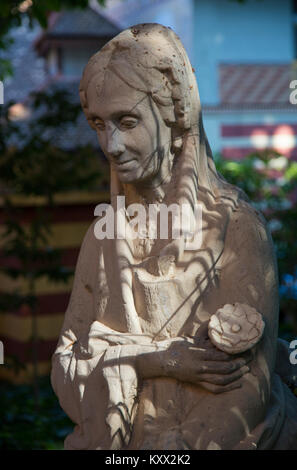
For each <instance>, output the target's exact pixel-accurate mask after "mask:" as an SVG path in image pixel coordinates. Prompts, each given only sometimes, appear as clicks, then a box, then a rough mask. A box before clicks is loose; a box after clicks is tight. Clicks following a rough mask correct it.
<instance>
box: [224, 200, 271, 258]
mask: <svg viewBox="0 0 297 470" xmlns="http://www.w3.org/2000/svg"><path fill="white" fill-rule="evenodd" d="M228 233H229V234H230V236H231V237H232V238H233V239H234V241H235V242H236V240H237V242H239V243H241V244H242V243H245V244H247V245H251V244H254V243H256V244H261V246H262V248H263V245H266V246H267V247H269V248H270V249H273V243H272V238H271V234H270V229H269V227H268V223H267V221H266V219H265V218H264V216H263V214H262V213H261V212H260V211H259V210H258V209H256V208H255V207H253V206H252V205H251V204H250V203H249V202H248V201H245V200H239V201H238V205H237V208H236V209H235V210H234V211H233V212H232V215H231V217H230V221H229V226H228Z"/></svg>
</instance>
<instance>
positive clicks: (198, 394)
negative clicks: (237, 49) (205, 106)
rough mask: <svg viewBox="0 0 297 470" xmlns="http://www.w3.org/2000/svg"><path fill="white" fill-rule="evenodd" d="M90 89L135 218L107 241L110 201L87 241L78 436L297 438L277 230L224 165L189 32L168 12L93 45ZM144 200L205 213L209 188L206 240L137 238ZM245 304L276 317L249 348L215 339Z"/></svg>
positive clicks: (63, 386) (64, 383)
mask: <svg viewBox="0 0 297 470" xmlns="http://www.w3.org/2000/svg"><path fill="white" fill-rule="evenodd" d="M80 96H81V102H82V107H83V110H84V112H85V115H86V117H87V120H88V122H89V123H90V125H91V127H92V128H93V129H94V130H96V132H97V134H98V139H99V142H100V145H101V148H102V149H103V151H104V153H105V155H106V157H107V159H108V160H109V162H110V168H111V207H112V208H116V204H117V198H118V197H122V196H125V208H124V210H122V209H121V210H119V211H118V215H119V217H123V219H121V220H124V226H126V225H127V224H128V225H129V227H130V228H129V230H128V231H127V232H126V233H125V236H124V237H122V238H115V239H102V240H99V239H98V238H96V237H95V233H94V229H95V227H98V226H97V225H96V224H97V222H99V224H100V223H101V222H102V216H100V217H99V219H98V220H96V221H95V222H94V224H92V226H91V227H90V229H89V230H88V232H87V234H86V236H85V239H84V241H83V244H82V247H81V251H80V255H79V259H78V263H77V267H76V273H75V280H74V285H73V291H72V295H71V300H70V303H69V306H68V309H67V311H66V314H65V321H64V325H63V328H62V331H61V335H60V340H59V344H58V347H57V349H56V352H55V354H54V356H53V367H52V384H53V388H54V390H55V392H56V394H57V395H58V397H59V400H60V403H61V406H62V407H63V409H64V410H65V412H66V413H67V414H68V415H69V416H70V418H71V419H72V420H73V422H74V423H75V424H76V426H75V429H74V431H73V433H72V434H70V435H69V436H68V437H67V438H66V441H65V447H66V448H67V449H255V448H259V449H273V448H288V449H294V448H297V422H296V421H297V420H294V417H295V416H296V414H297V411H296V410H297V405H296V402H297V400H296V398H295V397H294V395H293V393H292V392H291V391H290V390H289V388H288V387H287V385H285V383H284V381H283V375H282V373H281V375H279V373H278V371H285V372H284V376H285V377H286V382H287V383H289V381H290V376H291V375H292V374H293V369H292V368H291V367H289V368H286V367H282V364H283V363H286V362H287V361H288V359H289V358H288V351H287V350H286V349H284V348H280V349H279V353H278V352H277V351H278V350H277V344H278V343H277V333H278V280H277V274H276V263H275V258H274V251H273V245H272V241H271V237H270V234H269V231H268V229H267V226H266V223H265V221H264V219H263V217H262V216H261V215H260V214H259V213H258V212H257V211H256V210H254V209H253V208H252V207H251V205H250V204H249V202H248V200H247V198H246V196H245V195H244V194H243V193H242V192H241V191H240V190H239V189H238V188H236V187H234V186H232V185H230V184H228V183H227V182H226V181H225V180H223V179H222V178H221V176H220V175H219V174H218V173H217V171H216V168H215V165H214V162H213V159H212V155H211V151H210V148H209V145H208V142H207V138H206V135H205V132H204V129H203V123H202V114H201V106H200V100H199V94H198V89H197V84H196V79H195V75H194V71H193V69H192V67H191V64H190V62H189V59H188V56H187V54H186V52H185V50H184V48H183V46H182V44H181V42H180V40H179V39H178V37H177V36H176V35H175V34H174V32H173V31H172V30H171V29H169V28H165V27H164V26H161V25H157V24H144V25H137V26H134V27H132V28H130V29H127V30H125V31H123V32H122V33H120V34H119V35H118V36H116V37H115V38H114V39H113V40H112V41H110V42H109V43H108V44H107V45H106V46H105V47H104V48H103V49H102V50H101V51H99V52H98V53H97V54H95V55H94V56H93V57H92V58H91V59H90V61H89V63H88V64H87V66H86V68H85V71H84V74H83V77H82V80H81V85H80ZM132 203H134V204H135V203H140V204H141V205H142V206H143V207H144V208H148V207H149V204H155V206H156V207H157V212H158V213H160V214H161V211H162V204H164V205H165V206H166V207H169V206H170V205H171V204H176V205H177V207H179V208H180V207H183V205H187V206H189V207H190V209H191V210H192V212H193V211H194V207H195V206H196V204H197V203H199V205H200V207H201V208H202V240H201V244H200V245H199V246H197V247H193V246H192V248H189V245H188V244H187V242H188V240H187V237H186V236H184V235H183V236H182V237H181V238H179V239H173V238H172V237H171V236H169V237H167V238H166V237H165V238H162V237H161V236H159V237H157V238H155V239H153V238H152V237H150V236H149V235H148V234H144V236H140V235H138V236H136V237H134V236H133V235H134V234H133V231H134V229H133V228H131V225H130V223H131V221H133V220H134V222H135V218H134V216H133V214H131V213H130V212H129V211H128V207H130V205H131V204H132ZM190 212H191V211H190ZM172 223H173V222H172V220H171V219H169V222H167V225H169V227H171V225H172ZM146 225H147V228H151V227H152V225H151V223H150V222H149V221H147V219H146ZM96 233H97V232H96ZM235 303H238V304H241V305H246V306H248V307H249V308H251V309H255V311H256V312H259V313H260V314H261V316H262V318H263V321H264V322H265V330H264V333H263V335H262V338H261V341H258V342H257V343H255V344H254V345H253V346H252V348H251V349H250V350H249V351H247V352H245V353H240V354H236V355H234V354H232V355H231V354H229V353H226V352H223V351H220V350H219V349H218V348H216V347H215V346H214V345H213V344H212V342H211V340H210V339H209V337H208V323H209V320H210V318H211V317H212V315H214V314H215V313H216V312H217V311H218V309H220V308H222V306H225V305H226V304H229V305H230V304H235ZM223 310H224V309H223ZM236 311H237V310H236ZM252 311H253V310H252ZM228 322H229V320H228V319H227V323H228ZM228 324H229V323H228ZM233 329H234V328H233ZM236 329H238V328H236V327H235V330H236ZM244 331H245V330H244ZM234 334H235V335H238V332H236V331H235V332H234ZM249 340H251V341H254V338H253V337H251V338H249ZM280 353H281V356H280V355H279V354H280ZM277 354H278V356H279V357H278V362H277V364H278V369H277V370H276V369H275V358H276V355H277ZM295 375H296V373H295Z"/></svg>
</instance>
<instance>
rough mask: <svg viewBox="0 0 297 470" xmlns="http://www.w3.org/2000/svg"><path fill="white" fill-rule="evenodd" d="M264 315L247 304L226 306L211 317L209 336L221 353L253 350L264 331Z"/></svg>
mask: <svg viewBox="0 0 297 470" xmlns="http://www.w3.org/2000/svg"><path fill="white" fill-rule="evenodd" d="M264 326H265V324H264V321H263V319H262V315H261V314H260V313H258V312H257V310H255V309H254V308H253V307H250V306H249V305H246V304H240V303H238V302H236V303H235V304H226V305H224V307H222V308H219V309H218V310H217V311H216V313H215V314H214V315H212V316H211V318H210V321H209V324H208V336H209V338H210V340H211V342H212V343H213V344H214V345H215V346H216V347H217V348H218V349H220V350H221V351H225V352H226V353H228V354H238V353H240V352H243V351H247V350H248V349H250V348H252V347H253V346H254V345H255V344H256V343H257V342H258V341H259V340H260V338H261V336H262V334H263V331H264Z"/></svg>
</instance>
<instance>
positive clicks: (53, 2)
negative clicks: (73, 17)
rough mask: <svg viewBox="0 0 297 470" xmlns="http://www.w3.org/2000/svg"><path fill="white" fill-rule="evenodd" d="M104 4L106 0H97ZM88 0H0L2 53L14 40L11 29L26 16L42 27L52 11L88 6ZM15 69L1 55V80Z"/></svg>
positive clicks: (0, 47)
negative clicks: (10, 32)
mask: <svg viewBox="0 0 297 470" xmlns="http://www.w3.org/2000/svg"><path fill="white" fill-rule="evenodd" d="M97 2H98V4H100V5H102V6H104V5H105V3H106V0H97ZM87 6H88V0H34V1H33V2H30V0H26V1H24V0H1V2H0V53H1V50H2V51H6V50H7V49H8V46H9V45H10V44H11V42H12V41H13V39H12V37H10V36H9V31H10V30H11V28H13V27H18V26H21V24H22V21H23V19H24V18H25V17H27V18H28V19H29V22H30V25H31V26H32V24H33V20H37V21H38V23H39V24H40V26H41V27H42V28H46V27H47V24H48V14H49V12H51V11H60V10H63V9H74V8H80V9H83V8H87ZM12 74H13V70H12V66H11V62H10V60H7V59H4V58H3V57H1V56H0V80H3V79H4V78H5V77H7V76H9V75H12Z"/></svg>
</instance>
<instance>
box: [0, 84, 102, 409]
mask: <svg viewBox="0 0 297 470" xmlns="http://www.w3.org/2000/svg"><path fill="white" fill-rule="evenodd" d="M29 102H30V112H31V117H30V119H27V120H25V121H18V122H15V121H12V120H11V119H10V109H11V108H10V107H11V105H12V103H8V104H7V105H5V106H1V107H0V122H1V126H0V194H1V199H2V203H3V206H2V211H3V213H4V219H5V222H4V231H3V235H2V243H1V244H2V249H1V255H2V258H3V259H4V260H5V261H6V262H3V263H2V264H1V266H0V271H1V272H2V273H4V274H5V275H6V276H8V277H9V278H10V279H11V280H14V279H21V280H23V281H25V285H26V286H27V287H26V289H25V290H24V291H17V290H14V291H13V292H10V293H3V295H1V297H0V311H2V312H13V311H16V310H18V309H19V308H20V307H24V308H25V309H27V311H29V312H30V313H31V315H32V318H33V322H32V344H31V347H30V348H31V349H30V350H31V353H30V354H31V360H32V362H33V364H35V366H36V370H35V379H34V380H35V382H36V380H37V362H38V350H37V340H38V337H37V332H36V331H37V330H36V328H37V327H36V310H37V302H38V297H37V295H36V282H37V281H38V279H40V278H42V277H43V278H44V277H45V278H47V279H48V280H50V281H54V282H66V281H67V280H68V279H69V276H70V275H71V274H72V273H73V270H72V269H68V268H66V267H65V266H63V264H62V261H61V259H62V258H61V257H62V250H61V249H56V248H54V247H53V246H52V245H51V242H50V239H51V235H52V219H51V213H52V209H53V207H54V205H55V195H56V194H57V193H61V192H67V191H70V190H77V189H79V190H84V189H85V190H90V189H92V188H95V187H97V185H98V181H99V172H98V168H97V161H96V153H95V152H94V150H93V149H92V148H90V147H89V146H86V147H78V148H76V149H75V151H69V150H67V149H65V148H61V147H58V146H57V145H55V142H56V137H55V136H56V133H57V131H59V133H61V134H62V135H63V131H64V130H66V129H67V128H68V126H69V125H71V126H75V124H76V121H77V118H78V116H79V113H80V112H81V109H80V106H79V105H78V104H77V103H73V99H72V97H71V95H70V94H69V93H68V92H67V91H66V90H56V91H51V92H42V93H35V94H33V95H32V96H31V97H30V100H29ZM28 196H33V197H34V196H35V197H36V196H37V197H42V198H43V199H42V201H41V205H37V206H35V207H32V208H31V219H30V220H29V221H27V223H26V225H24V222H23V221H24V217H25V210H24V209H22V208H21V207H19V201H20V200H21V201H22V200H24V198H26V197H28ZM16 197H18V199H17V200H16ZM13 364H16V366H17V367H16V369H15V371H17V370H19V365H18V364H17V362H15V361H10V363H9V364H8V366H9V367H12V366H13ZM2 367H6V365H4V366H2ZM36 383H37V382H36ZM37 395H38V391H36V402H37V401H38V397H37Z"/></svg>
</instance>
